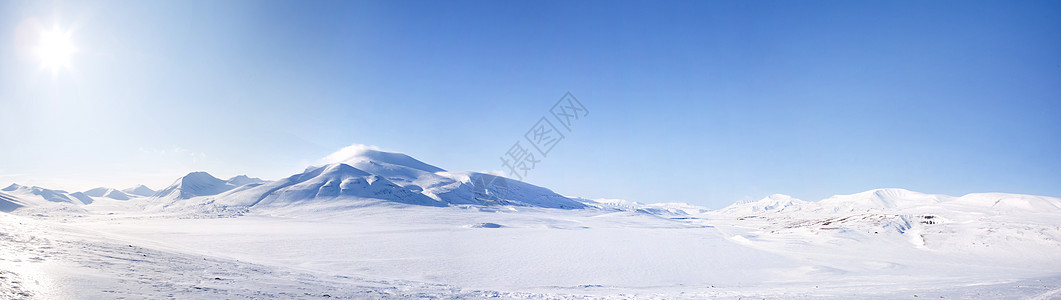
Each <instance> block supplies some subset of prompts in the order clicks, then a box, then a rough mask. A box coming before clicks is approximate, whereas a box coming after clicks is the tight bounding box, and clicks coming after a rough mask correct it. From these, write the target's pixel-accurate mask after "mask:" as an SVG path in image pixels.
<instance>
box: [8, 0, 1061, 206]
mask: <svg viewBox="0 0 1061 300" xmlns="http://www.w3.org/2000/svg"><path fill="white" fill-rule="evenodd" d="M33 19H36V20H39V21H40V22H42V23H44V24H57V25H59V26H62V27H63V28H70V29H71V30H72V31H71V32H72V40H73V43H74V45H75V46H76V47H77V52H75V53H74V55H73V57H72V58H71V67H70V68H69V69H65V70H61V71H60V72H58V73H57V74H52V73H51V72H50V71H47V70H42V69H41V67H40V63H39V62H38V61H35V60H33V59H31V58H27V57H26V56H25V55H22V54H20V52H19V51H20V50H19V49H20V48H19V47H22V45H20V44H19V42H16V40H17V38H16V32H17V31H18V28H19V25H20V24H25V22H30V21H29V20H33ZM1059 32H1061V2H1057V1H1043V2H1026V1H990V2H975V1H972V2H971V1H953V2H952V1H927V2H926V1H880V2H877V1H783V2H782V1H776V2H766V1H734V2H729V1H678V2H655V1H619V2H586V1H556V2H553V1H526V2H517V1H460V2H438V1H374V2H368V1H279V2H274V1H69V2H64V1H6V0H4V1H0V46H2V47H0V122H2V123H3V127H2V130H0V142H2V147H0V184H4V185H6V184H7V183H10V182H19V183H23V184H36V185H42V186H46V187H53V188H64V189H69V190H83V189H87V188H91V187H95V186H113V187H118V188H124V187H127V186H131V185H133V184H136V183H145V184H148V185H149V186H151V187H153V188H156V189H157V188H161V187H164V186H165V185H168V184H169V183H170V182H172V180H174V179H175V178H176V177H178V176H180V175H182V174H185V173H187V172H189V171H195V170H204V171H208V172H211V173H212V174H215V175H217V176H219V177H228V176H233V175H236V174H243V173H246V174H248V175H251V176H257V177H263V178H266V179H277V178H280V177H284V176H287V175H290V174H293V173H296V172H298V171H300V170H301V169H303V168H304V167H305V166H306V165H309V164H314V163H318V162H319V159H320V158H322V157H324V156H326V155H328V154H329V153H331V152H334V151H336V150H338V149H340V148H342V147H344V146H347V145H350V144H369V145H375V146H379V147H382V148H383V149H385V150H393V151H398V152H404V153H407V154H409V155H412V156H413V157H416V158H418V159H420V160H423V161H425V162H428V163H431V164H434V165H437V166H440V167H442V168H445V169H449V170H473V171H493V170H500V169H501V165H500V161H499V159H498V158H499V156H501V155H502V154H503V153H504V152H505V151H506V150H508V147H509V146H511V145H512V143H514V142H515V141H516V140H518V139H520V138H521V136H522V134H523V133H524V132H525V131H526V130H528V129H529V128H530V127H531V125H533V124H534V122H535V121H536V120H537V119H538V118H539V117H541V116H542V115H544V114H546V113H547V111H548V109H549V107H550V106H551V105H552V104H553V103H554V102H555V101H556V100H557V99H559V98H560V97H561V96H562V95H563V94H564V93H565V92H568V91H570V92H571V93H573V94H574V95H575V96H577V97H578V98H579V99H580V100H581V101H582V102H583V103H584V104H585V105H586V106H587V107H588V108H589V110H590V115H589V116H588V117H587V118H585V119H583V120H581V121H579V122H578V123H576V124H575V127H574V129H573V132H572V133H570V134H569V135H568V137H567V139H565V140H563V141H562V142H561V143H560V144H559V145H558V146H556V148H555V149H554V150H553V152H552V153H550V155H549V157H547V158H545V159H544V160H543V162H542V163H540V164H538V165H537V167H536V168H535V169H534V170H533V171H531V173H530V176H529V178H528V179H527V181H529V182H531V183H534V184H538V185H542V186H546V187H549V188H552V189H553V190H555V191H557V192H560V193H563V194H567V195H577V196H584V197H590V198H601V197H605V198H622V199H628V200H634V201H640V202H688V203H692V204H699V205H706V206H708V207H712V208H720V207H723V206H725V205H728V204H730V203H732V202H734V201H738V200H748V199H758V198H761V197H764V196H767V195H769V194H772V193H784V194H789V195H793V196H795V197H798V198H802V199H805V200H816V199H821V198H824V197H827V196H830V195H833V194H849V193H855V192H859V191H863V190H867V189H872V188H880V187H901V188H907V189H912V190H917V191H922V192H929V193H945V194H952V195H961V194H965V193H971V192H1010V193H1025V194H1038V195H1048V196H1061V184H1059V183H1061V159H1059V158H1061V34H1059Z"/></svg>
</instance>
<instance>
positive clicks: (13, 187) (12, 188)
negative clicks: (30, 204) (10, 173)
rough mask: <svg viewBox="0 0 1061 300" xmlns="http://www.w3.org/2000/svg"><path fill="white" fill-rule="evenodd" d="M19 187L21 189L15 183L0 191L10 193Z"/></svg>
mask: <svg viewBox="0 0 1061 300" xmlns="http://www.w3.org/2000/svg"><path fill="white" fill-rule="evenodd" d="M20 187H22V186H21V185H18V184H17V183H12V184H11V185H9V186H7V187H6V188H4V189H3V190H0V191H5V192H10V191H14V190H17V189H18V188H20Z"/></svg>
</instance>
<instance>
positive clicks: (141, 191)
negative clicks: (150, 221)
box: [122, 184, 155, 197]
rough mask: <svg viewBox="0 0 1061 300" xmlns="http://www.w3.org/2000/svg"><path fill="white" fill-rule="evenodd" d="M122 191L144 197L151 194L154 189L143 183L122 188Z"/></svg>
mask: <svg viewBox="0 0 1061 300" xmlns="http://www.w3.org/2000/svg"><path fill="white" fill-rule="evenodd" d="M122 192H124V193H126V194H130V195H137V196H144V197H150V196H151V195H154V194H155V190H152V189H151V188H149V187H147V186H144V185H143V184H139V185H137V186H134V187H131V188H127V189H124V190H122Z"/></svg>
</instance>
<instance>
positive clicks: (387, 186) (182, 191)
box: [0, 149, 1061, 215]
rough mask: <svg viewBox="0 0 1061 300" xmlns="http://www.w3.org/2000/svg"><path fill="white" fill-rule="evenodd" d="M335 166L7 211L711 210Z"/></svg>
mask: <svg viewBox="0 0 1061 300" xmlns="http://www.w3.org/2000/svg"><path fill="white" fill-rule="evenodd" d="M345 154H347V156H346V157H343V158H339V159H336V161H335V162H333V163H330V164H326V165H321V166H311V167H308V168H306V170H305V171H303V172H301V173H298V174H293V175H291V176H288V177H286V178H283V179H279V180H275V181H266V180H262V179H259V178H253V177H248V176H246V175H239V176H235V177H232V178H229V179H220V178H217V177H214V176H212V175H210V174H208V173H206V172H192V173H188V174H187V175H185V176H182V177H180V178H178V179H177V180H175V181H174V182H173V184H171V185H169V186H168V187H166V188H163V189H162V190H159V191H157V192H156V191H154V190H152V189H151V188H148V187H146V186H143V185H138V186H135V187H130V188H127V189H123V190H117V189H113V188H106V187H99V188H94V189H90V190H87V191H84V192H72V193H71V192H67V191H63V190H53V189H47V188H42V187H36V186H22V185H18V184H12V185H10V186H8V187H6V188H4V189H3V190H0V211H14V210H17V209H23V208H26V207H36V208H41V210H42V211H46V210H44V208H49V207H50V208H52V209H57V208H58V207H61V208H62V209H66V210H73V211H77V210H78V209H79V208H78V207H80V206H84V205H92V204H93V203H97V202H99V201H134V202H137V203H139V204H140V205H141V206H142V207H143V208H144V209H145V210H155V211H189V212H209V213H219V212H246V211H250V210H271V209H284V210H293V209H294V210H299V209H302V210H336V209H347V208H355V207H362V206H368V205H420V206H454V205H473V206H513V207H519V206H524V207H541V208H556V209H584V208H596V209H616V210H634V211H642V212H646V213H652V214H671V215H683V214H700V213H704V212H707V211H709V209H707V208H704V207H699V206H695V205H689V204H684V203H659V204H641V203H637V202H632V201H624V200H614V199H613V200H608V199H600V200H589V199H583V198H570V197H565V196H562V195H559V194H557V193H555V192H553V191H551V190H549V189H547V188H543V187H539V186H535V185H532V184H528V183H525V182H522V181H518V180H513V179H509V178H505V177H500V176H496V175H491V174H485V173H479V172H451V171H446V170H444V169H442V168H439V167H436V166H433V165H430V164H427V163H424V162H422V161H419V160H416V159H414V158H412V157H410V156H408V155H405V154H401V153H393V152H384V151H379V150H372V149H359V150H357V151H354V152H349V153H345ZM937 208H938V209H951V210H963V211H964V210H993V211H996V212H1005V211H1027V212H1044V211H1045V212H1061V200H1059V199H1058V198H1051V197H1042V196H1030V195H1018V194H1001V193H986V194H969V195H965V196H961V197H954V196H947V195H936V194H923V193H918V192H913V191H908V190H903V189H876V190H870V191H866V192H862V193H857V194H852V195H840V196H833V197H831V198H828V199H824V200H821V201H817V202H807V201H802V200H799V199H795V198H793V197H790V196H787V195H781V194H775V195H771V196H769V197H766V198H764V199H762V200H758V201H752V202H740V203H736V204H733V205H731V206H729V207H726V208H723V209H721V210H718V211H717V212H720V213H725V214H729V215H756V214H778V213H795V212H803V213H809V212H813V213H859V212H873V211H893V212H896V211H906V210H911V209H914V210H917V209H921V210H924V209H929V210H932V209H937Z"/></svg>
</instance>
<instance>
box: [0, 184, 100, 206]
mask: <svg viewBox="0 0 1061 300" xmlns="http://www.w3.org/2000/svg"><path fill="white" fill-rule="evenodd" d="M0 191H4V192H7V193H8V194H9V195H12V196H15V197H19V198H22V199H28V200H30V202H39V201H33V200H44V201H47V202H56V203H69V204H91V203H92V201H93V200H92V198H91V197H89V196H88V195H85V194H84V193H81V192H74V193H69V192H67V191H64V190H52V189H46V188H42V187H37V186H24V185H19V184H15V183H12V184H11V185H9V186H8V187H6V188H4V189H2V190H0Z"/></svg>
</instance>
